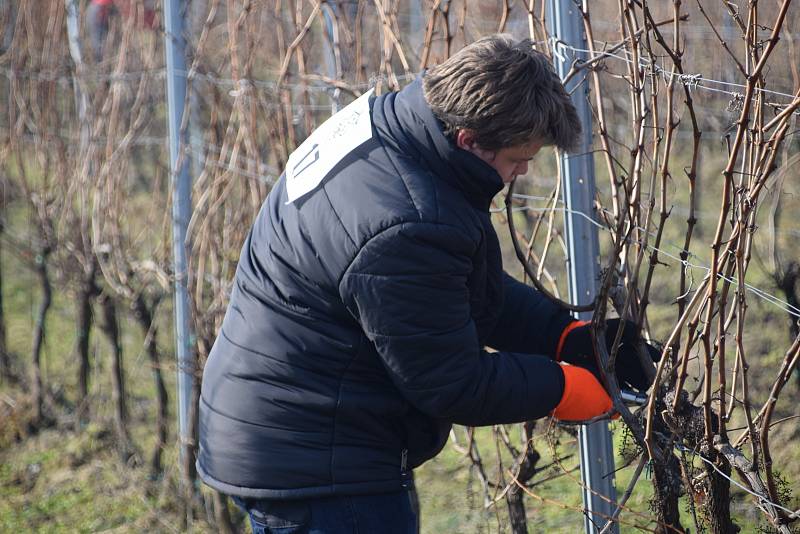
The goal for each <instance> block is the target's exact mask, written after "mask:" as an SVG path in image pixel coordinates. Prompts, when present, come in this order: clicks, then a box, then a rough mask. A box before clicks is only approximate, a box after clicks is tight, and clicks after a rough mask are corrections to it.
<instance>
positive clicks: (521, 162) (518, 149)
mask: <svg viewBox="0 0 800 534" xmlns="http://www.w3.org/2000/svg"><path fill="white" fill-rule="evenodd" d="M456 144H457V145H458V147H459V148H461V149H464V150H466V151H467V152H471V153H473V154H475V155H476V156H478V157H479V158H480V159H482V160H483V161H485V162H486V163H488V164H489V165H490V166H491V167H492V168H493V169H494V170H496V171H497V174H499V175H500V178H502V180H503V183H506V184H507V183H510V182H512V181H513V180H514V178H516V177H517V176H519V175H521V174H526V173H527V172H528V162H530V161H531V160H532V159H533V157H534V156H535V155H536V154H537V153H538V152H539V150H541V148H542V146H543V143H540V142H537V141H531V142H529V143H524V144H521V145H516V146H512V147H506V148H500V149H497V150H485V149H483V148H481V147H480V146H479V145H478V144H477V143H476V142H475V140H474V136H473V135H472V133H471V132H470V131H469V130H460V131H459V132H458V134H457V135H456Z"/></svg>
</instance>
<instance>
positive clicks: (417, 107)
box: [373, 76, 503, 210]
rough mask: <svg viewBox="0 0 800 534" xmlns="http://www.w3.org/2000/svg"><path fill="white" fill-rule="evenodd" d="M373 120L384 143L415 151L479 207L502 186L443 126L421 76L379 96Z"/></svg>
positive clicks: (438, 174)
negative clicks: (424, 91) (399, 88)
mask: <svg viewBox="0 0 800 534" xmlns="http://www.w3.org/2000/svg"><path fill="white" fill-rule="evenodd" d="M373 123H374V125H375V129H376V130H377V132H378V134H379V135H380V136H381V138H382V140H383V142H384V143H388V144H391V145H393V146H394V148H395V149H397V150H399V151H401V152H404V153H409V154H413V155H415V156H416V157H417V158H418V159H419V160H420V161H421V162H422V163H423V164H424V165H425V166H427V167H428V168H429V169H430V170H431V171H432V172H433V174H435V175H436V176H437V177H439V178H440V179H442V180H444V181H446V182H447V183H449V184H450V185H451V186H453V187H454V188H456V189H458V190H460V191H462V192H463V193H464V195H465V196H466V197H467V199H468V200H469V202H470V203H471V204H472V205H473V206H475V207H476V208H479V209H482V210H487V209H488V208H489V204H490V203H491V201H492V198H494V196H495V195H496V194H497V193H499V192H500V191H501V190H502V189H503V180H502V179H501V178H500V175H499V174H497V171H495V170H494V168H493V167H492V166H491V165H489V164H487V163H486V162H484V161H483V160H482V159H480V158H479V157H477V156H475V155H474V154H471V153H470V152H467V151H466V150H462V149H460V148H458V147H457V146H456V145H455V143H453V142H452V141H451V140H450V139H448V138H447V137H446V136H445V135H444V132H443V130H442V124H441V122H440V121H439V120H438V119H437V118H436V116H435V115H434V114H433V111H431V108H430V106H429V105H428V103H427V101H426V100H425V96H424V94H423V91H422V76H419V77H417V79H416V80H414V82H412V83H411V84H410V85H408V86H407V87H405V88H404V89H403V90H402V91H400V92H397V93H389V94H387V95H382V96H379V97H378V98H377V99H376V100H375V104H374V106H373Z"/></svg>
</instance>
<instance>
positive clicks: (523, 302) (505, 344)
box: [487, 273, 575, 358]
mask: <svg viewBox="0 0 800 534" xmlns="http://www.w3.org/2000/svg"><path fill="white" fill-rule="evenodd" d="M503 297H504V298H503V310H502V311H501V313H500V318H499V320H498V321H497V326H495V329H494V330H493V331H492V333H491V334H490V335H489V339H488V342H487V344H488V345H489V346H490V347H492V348H493V349H496V350H501V351H503V350H507V351H512V352H527V353H531V354H544V355H546V356H548V357H550V358H555V355H556V348H557V346H558V340H559V338H560V337H561V332H563V331H564V328H566V326H567V325H568V324H569V323H571V322H572V321H574V320H575V319H574V318H573V317H572V316H571V315H570V313H569V311H568V310H566V309H564V308H562V307H561V306H559V305H558V304H556V303H555V302H553V301H552V300H550V299H549V298H547V297H546V296H544V295H543V294H542V293H540V292H539V291H537V290H536V289H535V288H533V287H531V286H528V285H525V284H523V283H522V282H519V281H517V280H515V279H514V278H512V277H511V276H510V275H509V274H507V273H503Z"/></svg>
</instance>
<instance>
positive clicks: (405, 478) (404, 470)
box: [400, 449, 411, 488]
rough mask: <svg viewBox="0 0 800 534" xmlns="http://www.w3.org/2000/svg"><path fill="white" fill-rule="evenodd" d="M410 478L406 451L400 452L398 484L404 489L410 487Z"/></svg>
mask: <svg viewBox="0 0 800 534" xmlns="http://www.w3.org/2000/svg"><path fill="white" fill-rule="evenodd" d="M410 481H411V477H410V476H409V473H408V449H403V450H402V451H400V483H401V485H402V486H403V487H404V488H408V487H409V486H410V484H409V483H410Z"/></svg>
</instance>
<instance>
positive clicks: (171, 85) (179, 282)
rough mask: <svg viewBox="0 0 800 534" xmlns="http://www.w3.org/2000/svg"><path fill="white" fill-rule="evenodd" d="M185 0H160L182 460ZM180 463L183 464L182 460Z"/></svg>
mask: <svg viewBox="0 0 800 534" xmlns="http://www.w3.org/2000/svg"><path fill="white" fill-rule="evenodd" d="M183 4H184V2H181V1H180V0H164V29H165V35H164V41H165V45H166V56H167V57H166V60H167V121H168V126H169V161H170V170H171V177H172V180H171V184H172V253H173V261H174V273H175V342H176V353H177V359H178V427H179V437H180V451H181V459H182V460H184V459H185V458H184V456H185V455H186V454H187V453H186V450H187V446H188V444H189V443H191V440H192V436H189V435H188V432H189V420H188V414H189V404H190V403H191V398H192V386H193V382H194V371H195V358H194V348H193V345H194V340H193V336H192V333H191V324H190V317H191V308H190V306H189V294H188V288H187V286H186V283H187V271H188V268H187V266H188V251H187V244H186V234H187V230H188V226H189V219H190V218H191V216H192V184H191V177H190V175H189V158H188V157H186V156H185V155H181V150H183V149H184V148H185V147H186V135H185V132H182V131H181V124H182V121H183V110H184V106H185V103H186V41H185V39H184V36H183V26H184V20H183V17H184V13H183V11H184V7H185V6H184V5H183ZM181 465H185V463H184V462H183V461H181Z"/></svg>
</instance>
